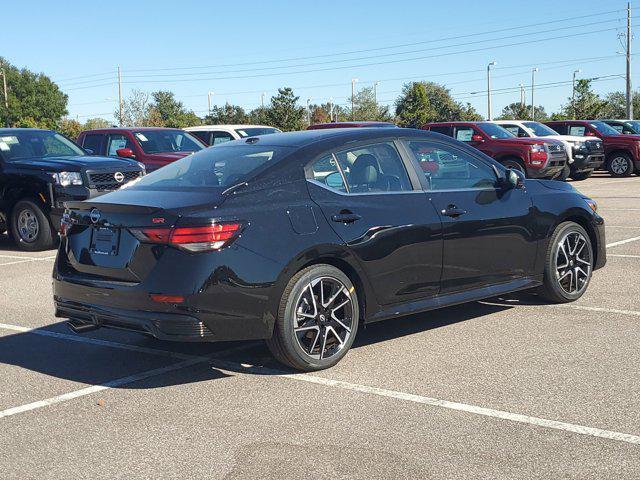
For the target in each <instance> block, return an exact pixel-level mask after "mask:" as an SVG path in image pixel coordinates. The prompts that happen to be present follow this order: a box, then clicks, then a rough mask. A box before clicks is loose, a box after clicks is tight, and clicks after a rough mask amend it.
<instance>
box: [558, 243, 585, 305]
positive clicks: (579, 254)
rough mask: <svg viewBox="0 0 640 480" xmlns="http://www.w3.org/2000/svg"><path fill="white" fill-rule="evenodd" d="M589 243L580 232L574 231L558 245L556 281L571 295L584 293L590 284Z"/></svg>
mask: <svg viewBox="0 0 640 480" xmlns="http://www.w3.org/2000/svg"><path fill="white" fill-rule="evenodd" d="M588 242H589V240H588V239H586V238H585V237H584V235H582V234H581V233H580V232H576V231H572V232H569V233H567V234H566V235H565V236H564V237H562V239H561V240H560V242H559V243H558V251H557V253H556V280H557V282H558V284H559V285H560V288H562V290H564V291H565V292H566V293H568V294H570V295H577V294H580V293H582V292H583V291H584V289H585V288H587V284H588V283H589V278H590V277H591V269H592V258H591V250H590V249H589V248H588Z"/></svg>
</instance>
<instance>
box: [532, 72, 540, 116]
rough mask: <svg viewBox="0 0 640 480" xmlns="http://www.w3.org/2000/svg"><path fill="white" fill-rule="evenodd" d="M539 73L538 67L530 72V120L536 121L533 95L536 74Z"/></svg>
mask: <svg viewBox="0 0 640 480" xmlns="http://www.w3.org/2000/svg"><path fill="white" fill-rule="evenodd" d="M538 71H540V69H539V68H538V67H535V68H533V69H532V70H531V120H535V119H536V107H535V104H534V103H533V93H534V90H535V85H536V72H538Z"/></svg>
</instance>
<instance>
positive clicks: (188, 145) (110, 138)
mask: <svg viewBox="0 0 640 480" xmlns="http://www.w3.org/2000/svg"><path fill="white" fill-rule="evenodd" d="M78 143H79V144H80V145H81V146H82V147H83V148H84V149H85V150H90V151H91V153H92V154H93V155H103V156H108V157H123V158H133V159H135V160H137V161H138V162H141V163H143V164H144V166H145V167H146V169H147V171H148V172H152V171H153V170H157V169H158V168H160V167H164V166H165V165H167V164H169V163H171V162H175V161H176V160H179V159H181V158H183V157H186V156H187V155H190V154H191V153H193V152H197V151H198V150H202V149H203V148H206V146H205V144H204V143H202V142H201V141H200V140H198V139H197V138H196V137H194V136H193V135H191V134H190V133H187V132H185V131H184V130H178V129H177V128H157V127H140V128H102V129H99V130H87V131H84V132H82V133H81V134H80V135H79V136H78Z"/></svg>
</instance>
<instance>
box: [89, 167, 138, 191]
mask: <svg viewBox="0 0 640 480" xmlns="http://www.w3.org/2000/svg"><path fill="white" fill-rule="evenodd" d="M118 174H121V175H122V177H121V179H122V180H121V181H118V179H116V177H120V175H118ZM87 175H88V177H89V188H95V189H96V190H98V191H99V192H106V191H110V190H117V189H118V188H120V187H121V186H122V185H124V184H125V183H129V182H130V181H131V180H135V179H136V178H138V177H141V176H142V172H141V171H139V170H134V171H129V172H120V171H118V172H88V173H87Z"/></svg>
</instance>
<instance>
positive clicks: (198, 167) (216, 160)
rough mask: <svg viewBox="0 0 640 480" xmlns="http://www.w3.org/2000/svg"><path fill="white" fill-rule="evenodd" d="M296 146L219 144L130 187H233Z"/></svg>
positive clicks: (183, 159)
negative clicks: (227, 145) (226, 145)
mask: <svg viewBox="0 0 640 480" xmlns="http://www.w3.org/2000/svg"><path fill="white" fill-rule="evenodd" d="M292 150H293V149H292V148H287V147H270V146H267V145H265V146H257V145H239V146H232V147H225V146H222V145H218V146H216V147H215V148H207V149H205V150H202V151H200V152H197V153H194V154H193V155H189V156H187V157H184V158H182V159H180V160H178V161H177V162H173V163H170V164H169V165H167V166H165V167H162V168H160V169H158V170H156V171H155V172H152V173H150V174H148V175H146V176H144V177H142V178H140V180H139V181H137V182H135V184H134V185H131V184H130V185H131V186H130V187H129V188H134V189H138V188H140V189H146V188H148V189H149V190H156V189H163V188H170V189H182V188H198V187H200V188H202V187H205V188H207V187H230V186H233V185H236V184H238V183H240V182H243V181H246V180H248V179H250V178H251V177H252V176H253V175H254V174H255V173H257V172H258V171H260V170H261V169H262V168H261V167H266V166H267V165H272V164H275V163H277V162H279V161H280V160H282V158H284V157H285V156H286V155H287V154H288V153H290V152H291V151H292ZM132 183H134V182H132Z"/></svg>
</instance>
